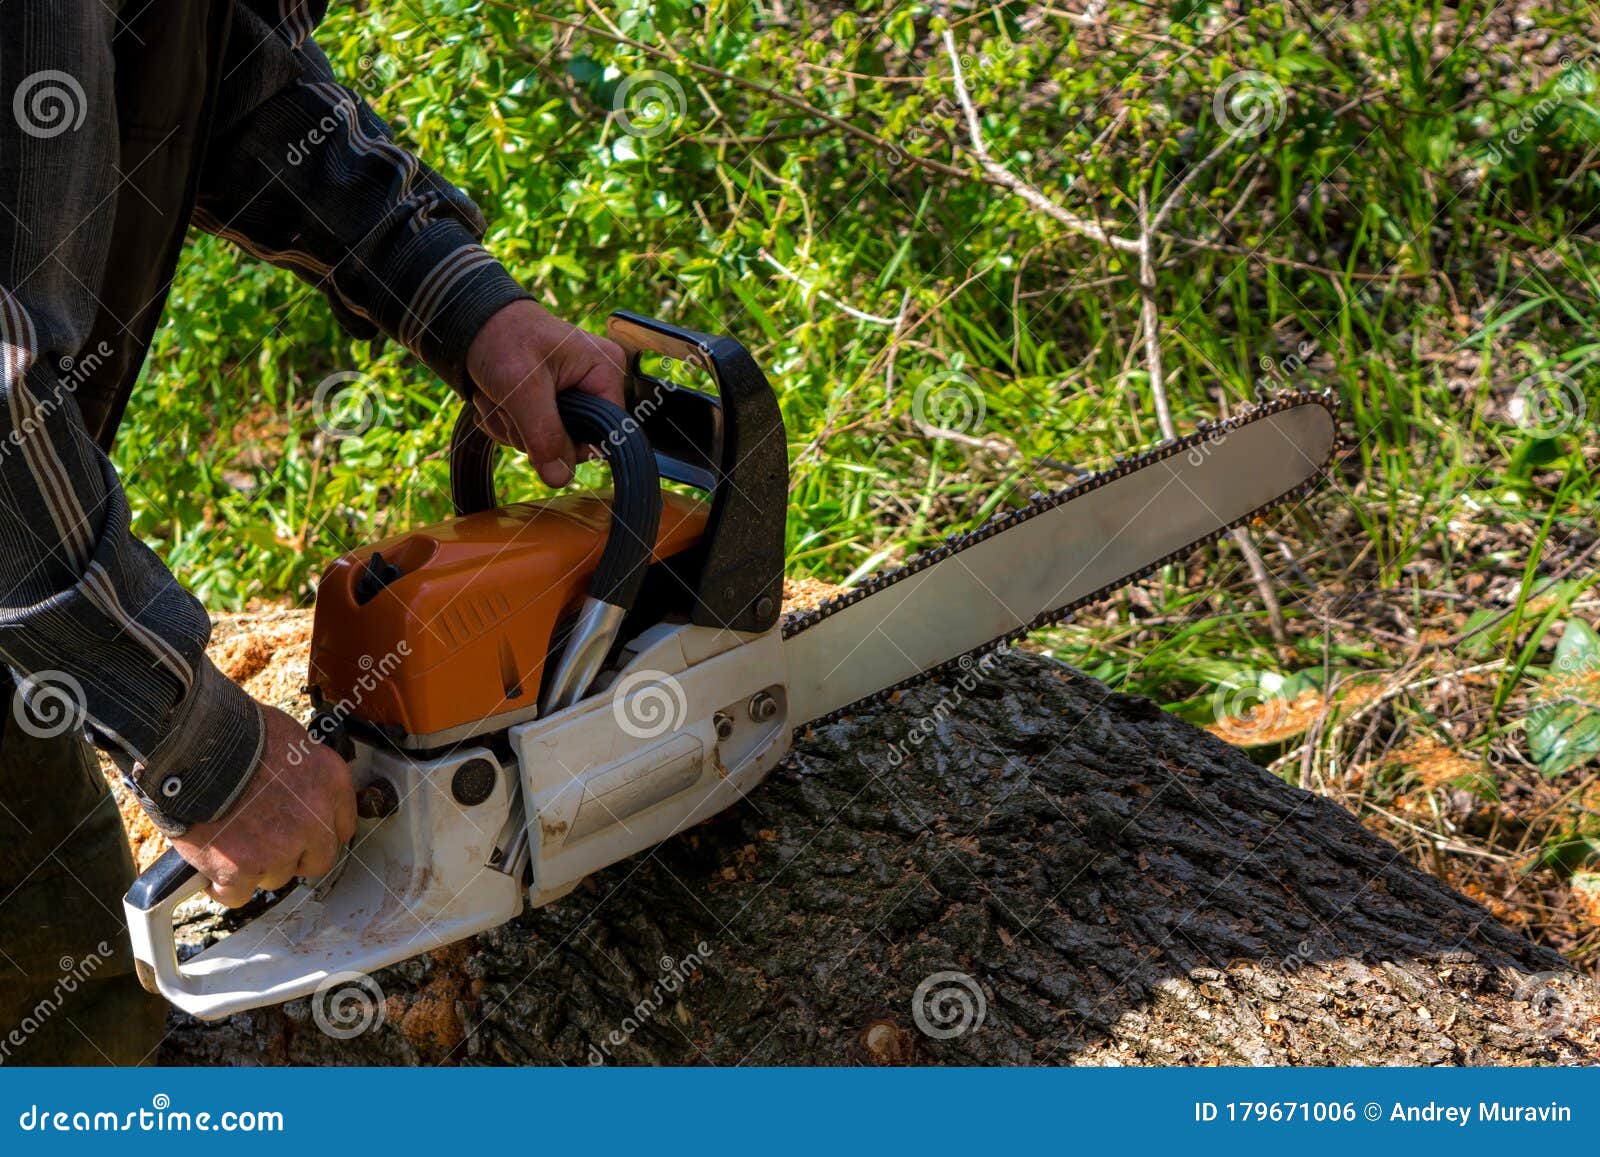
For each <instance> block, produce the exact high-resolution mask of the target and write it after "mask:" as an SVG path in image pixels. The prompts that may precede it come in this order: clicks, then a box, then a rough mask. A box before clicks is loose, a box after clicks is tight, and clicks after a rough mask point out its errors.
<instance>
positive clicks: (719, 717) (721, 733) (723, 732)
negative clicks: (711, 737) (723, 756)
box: [711, 711, 733, 739]
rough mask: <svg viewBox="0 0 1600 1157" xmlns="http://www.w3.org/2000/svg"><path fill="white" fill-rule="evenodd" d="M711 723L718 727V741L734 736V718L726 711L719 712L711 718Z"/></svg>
mask: <svg viewBox="0 0 1600 1157" xmlns="http://www.w3.org/2000/svg"><path fill="white" fill-rule="evenodd" d="M711 722H712V723H713V724H714V725H715V726H716V729H717V738H718V739H726V738H728V736H730V735H732V734H733V716H731V715H729V714H728V713H727V712H726V711H718V712H717V713H716V714H715V715H713V716H712V717H711Z"/></svg>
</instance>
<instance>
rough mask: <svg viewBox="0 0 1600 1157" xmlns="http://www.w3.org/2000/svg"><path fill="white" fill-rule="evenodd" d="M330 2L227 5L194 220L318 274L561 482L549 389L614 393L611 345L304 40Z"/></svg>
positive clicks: (312, 277) (364, 328)
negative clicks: (227, 27)
mask: <svg viewBox="0 0 1600 1157" xmlns="http://www.w3.org/2000/svg"><path fill="white" fill-rule="evenodd" d="M325 8H326V4H325V2H323V0H282V2H281V3H280V0H249V2H248V3H246V4H243V5H241V6H240V7H239V8H238V9H236V16H235V22H234V28H233V35H232V39H231V42H230V48H229V57H230V60H229V63H228V65H227V66H226V68H227V82H226V83H225V85H224V87H223V91H222V94H221V109H220V115H219V123H218V125H217V129H216V131H215V133H214V134H213V138H212V141H211V143H210V147H209V151H208V157H207V164H206V171H205V173H204V175H203V179H202V184H201V195H200V201H199V205H198V210H197V213H196V217H195V222H196V224H197V225H199V226H200V227H201V228H202V229H206V230H208V231H210V232H212V233H216V234H218V235H220V236H223V237H226V238H228V239H230V240H232V241H234V242H236V243H237V244H238V245H240V246H241V247H242V248H244V249H245V250H246V251H247V252H250V253H252V254H254V255H256V256H258V257H261V258H263V259H265V260H267V261H270V262H272V263H273V264H275V265H279V266H282V267H284V268H288V269H291V270H293V271H294V272H295V273H297V274H298V275H299V276H300V277H302V278H304V279H305V280H306V281H308V282H310V283H311V284H313V285H315V286H317V287H318V288H319V289H321V290H322V291H323V292H325V293H326V294H327V295H328V299H329V301H330V302H331V303H332V305H333V308H334V311H335V313H336V314H337V315H338V317H339V318H340V320H341V321H342V322H343V323H344V324H345V326H346V327H347V328H348V329H350V330H351V331H352V332H353V333H355V334H356V335H357V336H360V337H366V336H376V334H378V333H383V334H385V335H387V336H388V337H390V338H392V339H394V340H396V341H399V342H401V343H402V344H404V345H405V346H406V347H407V348H408V349H410V350H411V351H412V352H413V353H415V354H416V355H417V356H418V357H419V358H421V359H422V360H423V361H424V362H426V363H427V364H428V365H429V366H430V367H432V368H433V369H434V370H435V371H436V372H437V373H438V374H439V375H440V376H441V377H443V378H444V379H445V380H446V381H447V382H449V383H450V385H452V386H453V387H455V388H456V389H457V390H458V391H460V392H461V393H462V394H463V396H466V397H470V398H472V399H473V401H474V403H475V404H476V405H477V406H478V409H479V413H480V414H481V415H482V416H483V418H484V420H485V425H486V427H487V428H488V429H489V431H490V432H491V433H492V434H494V435H495V436H496V437H497V438H499V439H500V440H501V441H503V442H505V443H507V444H508V445H511V446H514V447H516V448H518V449H522V450H524V451H526V452H527V453H528V454H529V455H530V457H532V458H533V460H534V463H535V465H536V466H537V467H538V468H539V473H540V475H541V476H542V477H543V478H544V480H545V481H546V482H547V483H550V484H551V485H556V486H560V485H565V484H566V483H567V482H568V481H570V480H571V477H572V469H571V468H572V465H573V464H574V461H575V458H576V454H575V451H574V449H573V446H572V443H571V441H570V439H568V438H567V435H566V432H565V431H564V430H563V428H562V426H561V422H560V419H559V417H558V416H557V414H556V408H555V393H556V391H558V390H561V389H566V388H578V389H583V390H587V391H590V392H592V393H597V394H600V395H602V396H605V397H609V398H611V399H612V400H614V401H620V400H621V381H622V376H621V361H622V355H621V351H620V350H619V349H618V348H617V347H616V346H615V345H613V344H612V343H611V342H608V341H605V340H604V339H601V338H597V337H593V336H592V335H589V334H587V333H585V332H583V331H582V330H579V329H577V328H576V327H574V326H572V325H569V324H568V323H566V322H564V321H561V320H559V319H557V318H555V317H554V316H552V315H551V314H549V313H548V312H547V311H545V310H544V309H543V308H542V307H540V306H538V305H537V304H535V303H534V302H533V300H532V299H531V297H530V295H529V294H528V293H527V292H526V291H525V290H524V289H522V287H521V286H519V285H518V284H517V283H516V281H515V280H513V279H512V277H511V276H510V275H509V274H508V273H507V272H506V271H505V269H504V268H502V267H501V265H500V263H499V262H498V261H496V260H495V259H494V258H493V257H491V256H490V255H489V253H488V252H487V251H485V250H484V248H483V246H482V244H481V241H482V237H483V231H484V221H483V217H482V215H481V214H480V213H479V212H478V210H477V209H476V207H474V206H473V204H472V202H471V201H469V200H468V199H467V197H466V195H465V194H463V193H462V192H461V191H460V190H459V189H457V188H456V187H455V186H454V185H452V184H450V183H449V182H448V181H446V180H444V179H443V178H441V177H440V176H439V175H438V174H437V173H435V172H434V171H433V170H432V169H430V168H428V166H426V165H425V164H423V163H422V162H421V161H419V160H417V159H416V158H415V157H413V156H411V155H410V154H409V153H407V152H405V151H404V150H403V149H401V148H399V147H398V146H397V145H396V144H395V143H394V140H393V137H392V134H391V132H390V130H389V127H388V125H386V124H385V123H384V122H383V121H382V120H381V119H380V118H379V117H378V116H377V115H376V114H375V113H374V112H373V111H372V109H371V108H369V107H368V106H367V104H366V102H365V101H363V100H362V99H360V97H358V96H357V95H356V94H355V93H353V92H352V91H351V90H349V89H348V88H345V87H343V86H341V85H340V84H338V83H337V82H336V81H335V80H334V77H333V73H332V71H331V70H330V68H329V66H328V61H327V58H326V57H325V56H324V55H323V54H322V51H321V49H319V48H318V47H317V45H316V43H315V42H314V41H312V40H311V39H310V33H311V31H312V29H313V28H314V27H315V26H316V24H317V23H318V22H319V21H320V20H321V17H322V14H323V11H324V10H325ZM284 9H287V15H285V14H283V11H282V10H284Z"/></svg>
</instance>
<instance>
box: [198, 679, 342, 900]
mask: <svg viewBox="0 0 1600 1157" xmlns="http://www.w3.org/2000/svg"><path fill="white" fill-rule="evenodd" d="M261 714H262V715H263V717H264V718H265V720H266V732H267V734H266V741H265V743H264V744H263V746H262V751H261V765H260V766H259V767H257V768H256V770H255V773H254V775H253V776H252V777H251V780H250V783H249V786H247V787H246V788H245V789H244V794H243V795H242V796H241V797H240V798H239V800H238V801H237V802H236V803H235V804H234V805H233V807H231V808H230V809H228V812H227V814H226V815H224V816H223V817H222V818H221V819H218V820H213V821H211V822H210V823H203V824H193V825H191V826H190V828H189V830H188V831H187V832H185V833H184V834H183V835H181V836H179V837H178V838H176V839H175V840H173V841H172V846H173V847H175V848H177V849H178V853H179V854H180V855H181V856H183V858H184V859H186V860H188V861H189V862H190V863H191V864H193V865H194V866H195V867H196V868H198V869H200V874H201V875H203V876H205V877H206V878H207V879H209V880H210V881H211V887H210V888H209V889H208V891H209V892H210V893H211V895H212V896H213V897H215V898H216V899H217V900H218V901H219V902H220V903H223V904H226V905H227V906H228V907H230V908H237V907H239V906H240V905H242V904H244V903H245V902H246V901H248V900H249V899H250V896H251V894H252V893H253V892H254V891H255V890H256V889H257V888H267V889H272V888H281V887H283V886H284V885H285V884H287V883H288V882H289V881H290V880H292V879H294V878H295V877H296V876H320V875H322V874H323V873H324V872H326V871H327V870H328V869H329V868H331V867H333V863H334V860H335V859H337V858H338V855H339V849H340V848H342V847H344V845H345V844H347V843H349V842H350V837H351V836H353V835H354V834H355V830H356V797H355V791H354V789H353V788H352V787H351V785H350V769H349V767H348V766H346V764H345V762H344V760H342V759H340V758H339V756H338V755H336V754H335V753H334V752H332V751H330V750H329V749H328V748H326V747H324V746H322V744H320V743H316V742H314V741H313V740H312V738H311V737H310V736H309V735H307V734H306V730H305V728H303V727H301V726H300V725H299V724H298V723H296V722H295V721H294V720H293V719H291V718H290V717H289V716H287V715H285V714H284V713H283V712H282V711H279V710H277V709H276V708H274V707H263V708H262V709H261Z"/></svg>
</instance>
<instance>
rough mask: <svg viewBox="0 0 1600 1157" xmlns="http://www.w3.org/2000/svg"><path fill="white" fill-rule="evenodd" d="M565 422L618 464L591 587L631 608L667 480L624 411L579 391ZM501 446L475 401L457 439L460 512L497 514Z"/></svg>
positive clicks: (565, 402) (453, 470)
mask: <svg viewBox="0 0 1600 1157" xmlns="http://www.w3.org/2000/svg"><path fill="white" fill-rule="evenodd" d="M556 409H557V411H558V412H559V413H560V415H561V421H562V424H563V425H565V426H566V428H567V433H568V434H569V435H571V437H572V440H573V441H574V442H576V443H579V444H580V445H581V444H584V443H587V444H590V445H593V446H595V447H596V448H597V449H599V451H600V453H601V455H602V456H603V457H604V458H605V460H606V461H607V462H608V463H609V464H610V466H611V481H612V490H613V497H612V500H611V533H610V534H609V535H608V536H607V537H606V546H605V550H604V552H603V553H602V554H601V555H600V563H599V565H598V566H597V567H596V568H595V572H594V577H593V578H592V579H591V580H590V582H589V596H590V598H591V599H593V600H595V601H597V602H600V603H604V604H606V605H608V606H611V607H618V608H621V609H622V610H627V609H628V608H629V607H631V606H633V601H634V599H636V598H637V597H638V595H639V587H640V586H641V585H642V584H643V582H644V572H645V569H646V568H647V567H648V566H649V565H650V556H651V553H652V552H653V551H654V550H655V545H656V535H657V532H658V531H659V530H660V527H661V477H660V475H659V474H658V473H657V472H656V460H655V452H654V451H653V450H652V449H651V448H650V441H649V439H648V438H646V437H645V433H644V430H643V428H642V427H640V426H639V424H638V423H637V422H635V421H634V420H633V418H632V417H631V416H630V415H629V414H628V412H627V411H626V410H624V409H622V407H620V406H617V405H613V404H612V403H611V402H608V401H606V400H605V399H604V398H597V397H595V396H594V395H593V394H585V393H581V392H579V391H577V390H563V391H562V392H561V393H559V394H557V395H556ZM495 451H496V446H495V443H494V440H493V439H492V438H490V437H489V436H488V435H487V434H486V433H484V432H483V429H482V428H481V427H480V426H479V425H478V421H477V414H476V412H475V411H474V410H473V408H472V404H471V403H470V402H469V403H467V404H466V405H465V406H463V407H462V408H461V414H460V416H459V417H458V418H457V419H456V426H455V431H454V433H453V434H452V435H451V437H450V491H451V497H452V498H453V499H454V501H455V507H456V513H457V514H462V515H464V514H476V513H477V512H479V511H483V510H492V509H493V508H494V507H496V506H498V505H499V503H498V502H497V501H496V499H495V485H494V460H495Z"/></svg>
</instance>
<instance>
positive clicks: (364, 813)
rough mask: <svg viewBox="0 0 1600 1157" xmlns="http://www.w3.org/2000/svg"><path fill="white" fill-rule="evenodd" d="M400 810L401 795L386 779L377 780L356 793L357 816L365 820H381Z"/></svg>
mask: <svg viewBox="0 0 1600 1157" xmlns="http://www.w3.org/2000/svg"><path fill="white" fill-rule="evenodd" d="M399 810H400V793H399V792H397V791H395V789H394V784H392V783H390V782H389V781H388V780H386V779H375V780H373V781H372V782H371V783H369V784H367V785H366V786H365V787H363V788H362V789H361V790H360V791H358V792H356V815H358V816H360V817H361V818H362V819H364V820H381V819H383V818H384V817H385V816H392V815H393V814H394V813H395V812H397V811H399Z"/></svg>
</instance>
